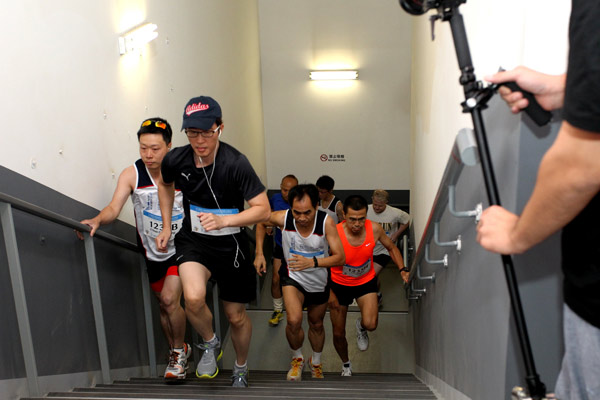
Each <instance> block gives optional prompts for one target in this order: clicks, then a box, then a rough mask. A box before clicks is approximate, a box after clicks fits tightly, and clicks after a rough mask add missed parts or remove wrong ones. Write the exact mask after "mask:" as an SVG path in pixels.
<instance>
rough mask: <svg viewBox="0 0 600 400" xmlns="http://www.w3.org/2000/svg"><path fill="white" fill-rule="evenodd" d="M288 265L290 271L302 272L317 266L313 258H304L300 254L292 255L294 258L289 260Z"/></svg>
mask: <svg viewBox="0 0 600 400" xmlns="http://www.w3.org/2000/svg"><path fill="white" fill-rule="evenodd" d="M287 263H288V268H289V269H290V271H302V270H303V269H307V268H312V267H314V266H315V262H314V260H313V259H312V258H306V257H302V256H300V255H298V254H292V258H288V260H287Z"/></svg>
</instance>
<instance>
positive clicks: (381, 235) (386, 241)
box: [373, 222, 410, 283]
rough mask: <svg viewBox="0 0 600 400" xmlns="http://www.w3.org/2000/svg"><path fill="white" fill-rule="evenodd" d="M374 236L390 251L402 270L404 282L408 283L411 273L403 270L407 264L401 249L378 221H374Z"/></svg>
mask: <svg viewBox="0 0 600 400" xmlns="http://www.w3.org/2000/svg"><path fill="white" fill-rule="evenodd" d="M373 236H374V237H375V240H379V242H380V243H381V244H382V245H383V247H385V248H386V250H387V251H388V253H390V257H391V258H392V261H393V262H394V264H396V266H397V267H398V269H399V270H400V275H401V276H402V280H403V281H404V282H406V283H408V276H409V275H410V274H409V273H408V271H403V269H404V267H405V265H404V259H403V258H402V254H401V253H400V250H399V249H398V247H396V245H395V244H394V242H392V240H391V239H390V238H389V237H387V235H386V234H385V231H384V230H383V228H382V227H381V225H379V224H378V223H377V222H373Z"/></svg>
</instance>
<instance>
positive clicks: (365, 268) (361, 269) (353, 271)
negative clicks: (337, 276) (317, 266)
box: [342, 259, 371, 278]
mask: <svg viewBox="0 0 600 400" xmlns="http://www.w3.org/2000/svg"><path fill="white" fill-rule="evenodd" d="M370 269H371V259H369V260H368V261H367V262H366V263H364V264H363V265H359V266H358V267H355V266H354V265H348V264H344V268H343V269H342V271H343V273H344V275H346V276H351V277H353V278H358V277H360V276H363V275H364V274H366V273H367V272H369V270H370Z"/></svg>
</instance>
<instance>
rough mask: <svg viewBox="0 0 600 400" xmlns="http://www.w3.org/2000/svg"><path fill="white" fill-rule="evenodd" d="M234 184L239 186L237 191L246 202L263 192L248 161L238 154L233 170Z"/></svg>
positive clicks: (260, 183)
mask: <svg viewBox="0 0 600 400" xmlns="http://www.w3.org/2000/svg"><path fill="white" fill-rule="evenodd" d="M233 178H234V182H237V183H238V184H239V185H240V186H239V189H240V191H241V192H242V194H243V196H244V199H245V200H246V201H248V200H250V199H252V198H254V197H256V196H258V195H259V194H261V193H262V192H264V191H265V186H264V185H263V184H262V182H261V181H260V179H259V178H258V175H256V172H255V171H254V168H252V165H251V164H250V161H248V159H247V158H246V156H245V155H243V154H240V155H239V157H238V158H237V160H236V163H235V164H234V168H233Z"/></svg>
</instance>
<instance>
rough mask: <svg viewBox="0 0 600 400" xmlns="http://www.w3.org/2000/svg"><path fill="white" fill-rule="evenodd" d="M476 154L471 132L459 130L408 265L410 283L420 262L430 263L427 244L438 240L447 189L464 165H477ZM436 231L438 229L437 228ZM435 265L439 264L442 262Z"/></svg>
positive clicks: (446, 203) (455, 180)
mask: <svg viewBox="0 0 600 400" xmlns="http://www.w3.org/2000/svg"><path fill="white" fill-rule="evenodd" d="M476 154H477V145H476V142H475V139H474V135H473V131H472V130H471V129H469V128H463V129H461V130H460V131H459V133H458V134H457V136H456V139H455V141H454V146H453V147H452V150H451V152H450V157H449V158H448V163H447V164H446V169H445V170H444V175H443V176H442V180H441V181H440V186H439V188H438V191H437V194H436V197H435V199H434V201H433V205H432V207H431V213H430V214H429V219H428V220H427V225H426V226H425V230H424V231H423V235H422V236H421V241H420V243H419V247H418V248H417V251H416V252H415V254H414V257H413V259H412V262H411V264H410V265H411V267H410V276H409V279H410V281H411V282H412V280H413V278H417V276H416V274H417V272H418V265H419V264H420V263H421V260H423V259H427V260H426V261H428V262H429V263H431V260H429V254H428V253H429V251H428V250H429V244H430V242H433V243H436V242H437V241H436V240H435V239H437V238H438V237H437V236H438V235H436V234H435V233H436V227H438V224H439V222H440V220H441V218H442V215H443V213H444V211H445V209H446V206H447V205H449V202H450V198H449V191H448V187H450V186H454V185H456V182H457V181H458V178H459V177H460V174H461V172H462V169H463V167H464V166H465V165H467V166H473V165H476V164H477V162H478V158H477V156H476ZM437 229H439V227H438V228H437ZM448 244H450V243H442V244H441V245H448ZM453 245H456V243H453ZM457 247H458V246H457ZM445 259H446V260H447V255H446V256H445ZM437 263H440V264H441V263H442V262H437ZM446 263H447V262H446ZM445 265H446V264H445ZM419 272H420V271H419ZM432 282H433V280H432ZM411 289H412V286H411Z"/></svg>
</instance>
